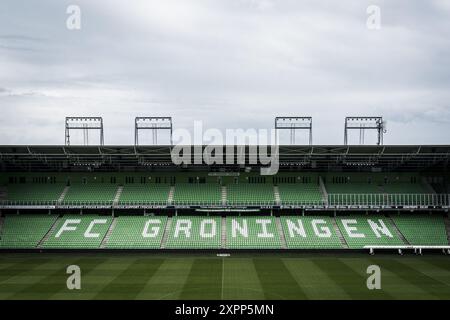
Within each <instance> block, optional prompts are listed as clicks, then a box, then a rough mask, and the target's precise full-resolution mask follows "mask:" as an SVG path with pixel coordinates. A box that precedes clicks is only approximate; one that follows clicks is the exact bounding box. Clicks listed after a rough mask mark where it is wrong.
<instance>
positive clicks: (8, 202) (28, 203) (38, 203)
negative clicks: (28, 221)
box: [0, 200, 58, 207]
mask: <svg viewBox="0 0 450 320" xmlns="http://www.w3.org/2000/svg"><path fill="white" fill-rule="evenodd" d="M57 204H58V201H57V200H50V201H42V200H0V205H1V206H30V207H31V206H56V205H57Z"/></svg>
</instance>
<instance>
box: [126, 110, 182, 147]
mask: <svg viewBox="0 0 450 320" xmlns="http://www.w3.org/2000/svg"><path fill="white" fill-rule="evenodd" d="M145 124H147V125H145ZM140 130H152V132H153V144H154V145H157V144H158V130H169V131H170V145H171V146H172V145H173V140H172V133H173V124H172V117H136V118H135V121H134V145H135V146H138V145H139V131H140Z"/></svg>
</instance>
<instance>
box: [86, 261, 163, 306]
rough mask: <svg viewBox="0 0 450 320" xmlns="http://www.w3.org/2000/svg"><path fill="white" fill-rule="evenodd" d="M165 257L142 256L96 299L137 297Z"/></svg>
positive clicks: (128, 298)
mask: <svg viewBox="0 0 450 320" xmlns="http://www.w3.org/2000/svg"><path fill="white" fill-rule="evenodd" d="M164 260H165V259H153V258H141V259H137V260H136V261H134V262H133V263H132V264H130V265H129V266H128V267H127V268H126V269H125V270H124V271H122V272H121V273H120V274H119V275H118V276H117V277H116V278H115V279H113V280H112V281H111V282H110V283H109V284H108V285H106V286H105V287H104V288H103V290H102V291H100V292H99V293H98V294H97V295H96V296H95V299H124V300H132V299H135V298H136V297H137V296H138V294H139V293H140V292H141V291H142V289H143V288H144V287H145V285H146V284H147V281H148V280H149V279H150V278H151V277H152V276H153V275H154V274H155V273H156V271H158V269H159V267H160V266H161V264H162V263H163V262H164Z"/></svg>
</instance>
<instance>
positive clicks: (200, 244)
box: [166, 216, 222, 249]
mask: <svg viewBox="0 0 450 320" xmlns="http://www.w3.org/2000/svg"><path fill="white" fill-rule="evenodd" d="M221 234H222V224H221V218H220V217H193V216H186V217H180V216H178V217H174V218H172V224H171V228H170V231H169V236H168V239H167V243H166V248H169V249H218V248H220V246H221Z"/></svg>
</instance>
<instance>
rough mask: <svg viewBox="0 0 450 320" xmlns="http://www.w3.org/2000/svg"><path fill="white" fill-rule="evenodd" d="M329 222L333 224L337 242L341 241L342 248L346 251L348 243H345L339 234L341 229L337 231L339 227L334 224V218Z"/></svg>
mask: <svg viewBox="0 0 450 320" xmlns="http://www.w3.org/2000/svg"><path fill="white" fill-rule="evenodd" d="M331 221H332V223H333V228H334V231H335V232H336V234H337V235H338V237H339V241H341V245H342V247H343V248H345V249H348V248H349V246H348V243H347V241H345V238H344V236H343V235H342V233H341V229H339V226H338V224H337V222H336V218H332V219H331Z"/></svg>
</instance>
